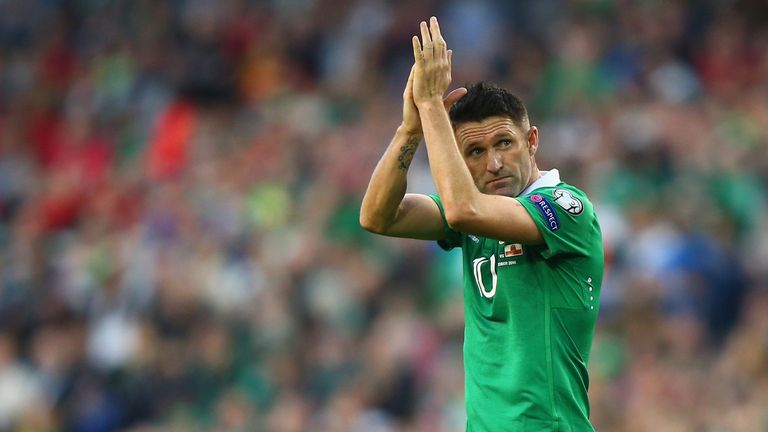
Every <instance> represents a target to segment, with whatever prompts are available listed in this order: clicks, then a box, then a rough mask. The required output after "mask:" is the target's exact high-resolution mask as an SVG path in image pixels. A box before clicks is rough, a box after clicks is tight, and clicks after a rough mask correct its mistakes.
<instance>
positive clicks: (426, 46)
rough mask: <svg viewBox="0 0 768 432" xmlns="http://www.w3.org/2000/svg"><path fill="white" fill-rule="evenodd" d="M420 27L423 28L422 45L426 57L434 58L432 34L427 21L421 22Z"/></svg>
mask: <svg viewBox="0 0 768 432" xmlns="http://www.w3.org/2000/svg"><path fill="white" fill-rule="evenodd" d="M419 29H420V30H421V45H422V47H423V52H424V58H425V59H427V60H429V59H432V58H433V57H434V56H433V52H432V36H430V35H429V28H427V23H426V22H424V21H422V22H421V23H419Z"/></svg>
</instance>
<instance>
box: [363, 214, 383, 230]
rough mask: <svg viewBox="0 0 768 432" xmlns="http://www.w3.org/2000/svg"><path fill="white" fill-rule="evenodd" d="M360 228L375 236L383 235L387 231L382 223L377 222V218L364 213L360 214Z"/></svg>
mask: <svg viewBox="0 0 768 432" xmlns="http://www.w3.org/2000/svg"><path fill="white" fill-rule="evenodd" d="M360 227H362V228H363V229H364V230H366V231H368V232H371V233H374V234H382V233H383V232H384V230H385V228H384V225H383V224H382V223H380V222H377V221H376V219H375V218H373V217H371V215H369V214H368V213H366V212H364V211H361V212H360Z"/></svg>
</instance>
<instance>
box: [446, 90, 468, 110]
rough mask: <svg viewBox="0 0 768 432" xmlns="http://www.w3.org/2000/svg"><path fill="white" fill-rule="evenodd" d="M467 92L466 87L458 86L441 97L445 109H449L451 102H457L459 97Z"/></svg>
mask: <svg viewBox="0 0 768 432" xmlns="http://www.w3.org/2000/svg"><path fill="white" fill-rule="evenodd" d="M466 94H467V89H466V88H465V87H459V88H457V89H455V90H453V91H451V92H450V93H448V96H446V97H445V99H443V106H445V109H446V110H449V109H451V107H452V106H453V104H455V103H456V102H458V100H459V99H461V98H463V97H464V96H466Z"/></svg>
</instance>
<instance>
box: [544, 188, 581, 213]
mask: <svg viewBox="0 0 768 432" xmlns="http://www.w3.org/2000/svg"><path fill="white" fill-rule="evenodd" d="M552 194H553V195H554V196H555V203H556V204H557V205H559V206H560V207H562V208H564V209H565V211H567V212H568V213H570V214H572V215H574V216H578V215H580V214H581V212H583V211H584V203H583V202H582V201H581V200H580V199H578V198H576V197H575V196H573V194H572V193H571V192H570V191H567V190H565V189H555V190H554V191H552Z"/></svg>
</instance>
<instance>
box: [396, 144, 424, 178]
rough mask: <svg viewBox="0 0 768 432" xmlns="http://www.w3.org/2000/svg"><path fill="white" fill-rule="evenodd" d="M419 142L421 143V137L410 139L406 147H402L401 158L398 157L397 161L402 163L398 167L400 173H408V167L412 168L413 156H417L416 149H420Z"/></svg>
mask: <svg viewBox="0 0 768 432" xmlns="http://www.w3.org/2000/svg"><path fill="white" fill-rule="evenodd" d="M419 141H421V138H420V137H411V138H408V141H406V143H405V145H404V146H402V147H400V156H398V157H397V160H398V161H400V165H399V166H398V168H400V171H403V172H406V171H408V167H410V166H411V161H412V160H413V155H414V154H416V147H418V145H419Z"/></svg>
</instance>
